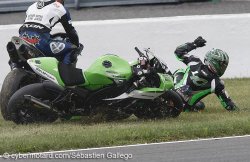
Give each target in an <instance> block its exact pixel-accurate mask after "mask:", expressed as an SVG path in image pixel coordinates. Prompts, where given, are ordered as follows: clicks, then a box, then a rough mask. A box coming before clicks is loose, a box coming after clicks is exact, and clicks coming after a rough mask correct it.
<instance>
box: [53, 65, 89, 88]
mask: <svg viewBox="0 0 250 162" xmlns="http://www.w3.org/2000/svg"><path fill="white" fill-rule="evenodd" d="M58 70H59V74H60V76H61V79H62V81H63V82H64V84H65V86H76V85H80V84H84V83H85V79H84V76H83V72H82V70H81V69H78V68H75V67H74V66H73V65H68V64H64V63H62V62H59V63H58Z"/></svg>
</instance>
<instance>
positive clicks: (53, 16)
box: [19, 0, 83, 64]
mask: <svg viewBox="0 0 250 162" xmlns="http://www.w3.org/2000/svg"><path fill="white" fill-rule="evenodd" d="M58 22H60V23H61V24H62V26H63V27H64V29H65V31H66V33H67V36H68V38H69V40H70V41H65V40H53V39H52V38H51V35H50V31H51V30H52V28H53V27H54V26H55V25H56V24H57V23H58ZM19 34H20V37H22V38H23V39H25V40H26V41H28V42H30V43H32V44H33V45H35V46H36V48H37V49H39V50H40V51H42V52H43V53H44V54H45V55H46V56H49V57H56V58H57V59H58V60H59V61H62V62H63V63H65V64H71V63H74V62H75V61H76V59H77V55H76V52H75V51H76V49H77V48H83V46H82V45H81V44H80V43H79V38H78V34H77V32H76V30H75V28H74V27H73V26H72V23H71V18H70V14H69V11H68V10H67V9H66V8H65V7H64V0H39V1H38V2H35V3H34V4H32V5H31V6H30V7H29V8H28V10H27V11H26V19H25V22H24V24H23V25H22V26H21V28H20V29H19Z"/></svg>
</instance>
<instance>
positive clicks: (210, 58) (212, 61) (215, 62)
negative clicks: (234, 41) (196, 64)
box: [204, 49, 229, 77]
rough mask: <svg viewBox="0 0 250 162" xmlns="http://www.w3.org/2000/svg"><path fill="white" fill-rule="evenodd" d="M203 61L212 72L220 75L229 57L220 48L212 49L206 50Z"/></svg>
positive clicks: (223, 71) (224, 69) (225, 67)
mask: <svg viewBox="0 0 250 162" xmlns="http://www.w3.org/2000/svg"><path fill="white" fill-rule="evenodd" d="M204 63H205V64H206V65H207V66H208V67H209V69H210V70H211V71H212V72H214V73H215V74H216V75H217V76H219V77H221V76H222V75H223V74H224V73H225V71H226V69H227V65H228V63H229V57H228V55H227V53H226V52H224V51H222V50H220V49H212V50H211V51H208V52H207V54H206V56H205V59H204Z"/></svg>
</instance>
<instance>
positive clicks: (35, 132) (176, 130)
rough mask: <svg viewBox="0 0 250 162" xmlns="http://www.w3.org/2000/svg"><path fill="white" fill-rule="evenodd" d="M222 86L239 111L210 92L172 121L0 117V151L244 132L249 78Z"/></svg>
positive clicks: (249, 125)
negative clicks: (198, 108) (26, 121)
mask: <svg viewBox="0 0 250 162" xmlns="http://www.w3.org/2000/svg"><path fill="white" fill-rule="evenodd" d="M225 84H226V88H227V90H228V92H229V94H230V96H231V97H232V98H233V100H234V101H235V102H236V104H237V105H238V107H240V109H241V111H240V112H233V113H232V112H227V111H226V110H224V108H223V107H222V106H221V105H220V103H219V100H218V99H217V98H216V96H215V95H210V96H208V97H207V98H206V99H205V100H204V101H205V104H206V109H205V110H204V111H203V112H199V113H187V112H185V113H182V114H181V115H180V116H179V117H178V118H176V119H167V120H158V121H143V120H138V119H136V118H135V117H132V118H130V119H128V120H125V121H119V122H112V123H94V122H87V123H86V121H84V120H80V121H68V122H60V121H58V122H55V123H53V124H39V125H37V124H36V125H34V124H33V125H15V124H14V123H12V122H6V121H4V120H3V119H2V118H1V119H0V154H3V153H5V152H8V153H18V152H22V153H24V152H38V151H49V150H62V149H77V148H90V147H102V146H115V145H124V144H137V143H152V142H162V141H173V140H185V139H197V138H207V137H222V136H231V135H245V134H250V106H249V104H250V101H249V99H248V98H249V97H250V92H249V90H250V88H249V87H250V79H228V80H225Z"/></svg>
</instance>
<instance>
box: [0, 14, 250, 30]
mask: <svg viewBox="0 0 250 162" xmlns="http://www.w3.org/2000/svg"><path fill="white" fill-rule="evenodd" d="M232 18H250V14H249V13H243V14H221V15H192V16H174V17H152V18H133V19H114V20H94V21H73V25H74V26H84V25H105V24H107V25H108V24H112V25H115V24H128V23H154V22H162V21H164V22H167V21H183V20H206V19H209V20H211V19H232ZM20 26H21V24H12V25H0V30H7V29H18V28H19V27H20ZM56 28H58V27H56ZM60 28H61V27H60Z"/></svg>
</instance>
